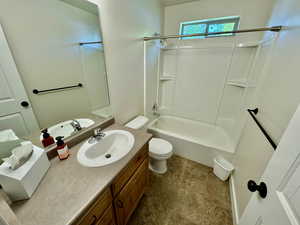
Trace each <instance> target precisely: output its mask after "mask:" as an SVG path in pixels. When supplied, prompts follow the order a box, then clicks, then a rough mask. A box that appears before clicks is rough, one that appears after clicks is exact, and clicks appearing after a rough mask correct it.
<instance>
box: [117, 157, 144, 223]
mask: <svg viewBox="0 0 300 225" xmlns="http://www.w3.org/2000/svg"><path fill="white" fill-rule="evenodd" d="M147 184H148V158H147V159H145V160H144V162H143V163H142V164H141V166H140V167H139V168H138V169H137V171H136V172H135V174H134V175H133V176H132V178H131V179H130V180H129V181H128V183H127V184H126V185H125V186H124V188H123V189H122V190H121V192H120V193H119V195H118V196H117V197H116V199H115V200H114V205H115V209H116V218H117V223H118V225H126V224H127V222H128V220H129V218H130V216H131V214H132V213H133V211H134V210H135V208H136V207H137V205H138V203H139V201H140V199H141V198H142V196H143V194H144V192H145V189H146V186H147Z"/></svg>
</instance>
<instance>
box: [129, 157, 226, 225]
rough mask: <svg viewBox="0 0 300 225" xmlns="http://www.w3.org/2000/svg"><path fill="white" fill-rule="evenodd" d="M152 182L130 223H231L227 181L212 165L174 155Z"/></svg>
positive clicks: (151, 177)
mask: <svg viewBox="0 0 300 225" xmlns="http://www.w3.org/2000/svg"><path fill="white" fill-rule="evenodd" d="M168 167H169V170H168V172H167V173H166V174H164V175H157V174H154V173H152V172H151V173H150V185H149V189H148V190H147V192H146V194H145V196H144V197H143V198H142V200H141V202H140V204H139V206H138V208H137V209H136V211H135V212H134V214H133V215H132V217H131V219H130V221H129V223H128V225H177V224H178V225H232V217H231V206H230V197H229V187H228V182H226V183H225V182H222V181H220V180H218V178H217V177H215V176H214V174H213V171H212V169H211V168H208V167H206V166H203V165H201V164H198V163H195V162H193V161H190V160H187V159H184V158H181V157H179V156H173V157H172V158H171V159H170V160H169V164H168Z"/></svg>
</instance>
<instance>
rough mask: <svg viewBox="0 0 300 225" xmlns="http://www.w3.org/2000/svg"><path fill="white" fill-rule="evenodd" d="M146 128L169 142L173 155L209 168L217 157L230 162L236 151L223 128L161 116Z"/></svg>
mask: <svg viewBox="0 0 300 225" xmlns="http://www.w3.org/2000/svg"><path fill="white" fill-rule="evenodd" d="M148 131H149V132H150V133H152V134H153V135H154V136H156V137H160V138H163V139H165V140H168V141H169V142H171V143H172V145H173V147H174V153H175V154H177V155H179V156H182V157H185V158H187V159H190V160H193V161H196V162H199V163H201V164H204V165H206V166H209V167H213V159H214V158H215V157H216V156H223V157H224V158H226V159H228V160H229V161H231V159H232V156H233V153H234V151H235V147H234V144H233V142H232V140H231V139H230V137H229V136H228V135H227V133H226V132H225V131H224V129H222V128H221V127H217V126H213V125H210V124H206V123H202V122H198V121H193V120H188V119H183V118H178V117H173V116H161V117H159V118H158V119H156V120H154V121H153V122H151V123H150V124H149V126H148Z"/></svg>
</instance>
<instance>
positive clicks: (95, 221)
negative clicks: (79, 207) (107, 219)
mask: <svg viewBox="0 0 300 225" xmlns="http://www.w3.org/2000/svg"><path fill="white" fill-rule="evenodd" d="M96 223H97V216H95V215H93V222H92V223H91V225H96Z"/></svg>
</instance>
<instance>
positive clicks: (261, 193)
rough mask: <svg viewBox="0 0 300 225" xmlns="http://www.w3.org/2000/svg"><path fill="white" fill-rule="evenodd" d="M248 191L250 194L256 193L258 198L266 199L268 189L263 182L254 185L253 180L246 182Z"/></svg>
mask: <svg viewBox="0 0 300 225" xmlns="http://www.w3.org/2000/svg"><path fill="white" fill-rule="evenodd" d="M248 190H249V191H251V192H256V191H258V193H259V196H260V197H262V198H266V197H267V193H268V189H267V185H266V184H265V183H264V182H261V183H260V184H259V185H257V184H256V183H255V181H253V180H249V181H248Z"/></svg>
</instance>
